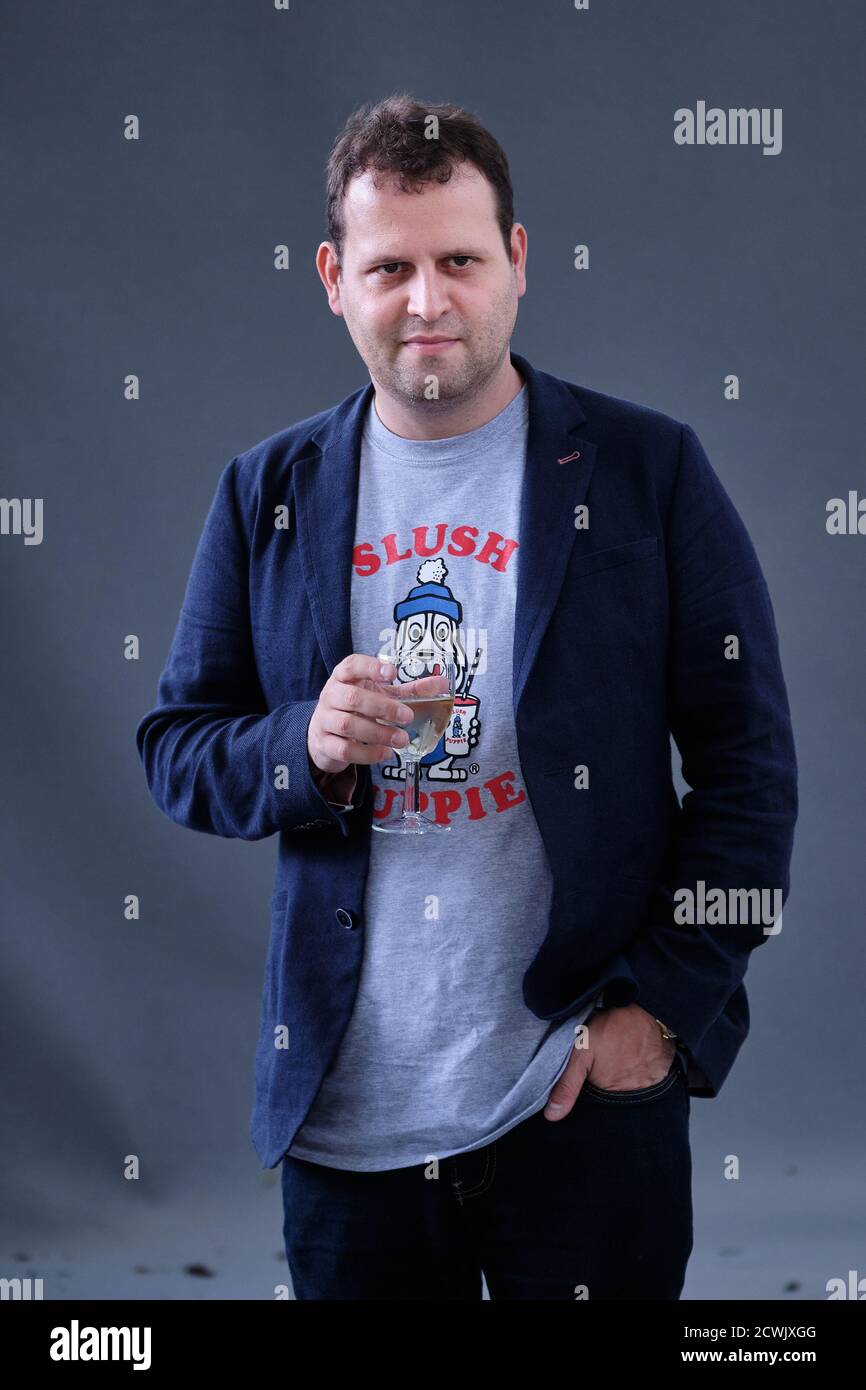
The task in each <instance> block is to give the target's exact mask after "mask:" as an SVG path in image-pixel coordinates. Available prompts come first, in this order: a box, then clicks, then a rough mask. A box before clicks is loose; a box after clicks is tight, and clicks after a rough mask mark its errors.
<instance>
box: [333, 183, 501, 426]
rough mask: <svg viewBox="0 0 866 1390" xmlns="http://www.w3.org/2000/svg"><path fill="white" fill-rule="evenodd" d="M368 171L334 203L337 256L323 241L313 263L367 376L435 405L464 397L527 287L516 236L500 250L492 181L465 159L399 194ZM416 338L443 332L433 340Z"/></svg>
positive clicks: (478, 383) (475, 386)
mask: <svg viewBox="0 0 866 1390" xmlns="http://www.w3.org/2000/svg"><path fill="white" fill-rule="evenodd" d="M376 177H377V178H378V180H379V183H380V187H378V188H377V187H376V186H375V184H374V182H373V175H372V174H371V173H370V172H369V171H368V172H365V173H363V174H360V175H358V176H357V177H356V178H354V179H352V180H351V182H350V183H349V185H348V187H347V189H346V195H345V199H344V202H343V216H344V227H345V234H344V238H343V264H342V267H341V272H342V273H340V274H338V267H337V264H336V260H335V258H334V256H333V247H332V245H331V243H330V242H323V243H322V245H321V246H320V247H319V252H318V255H317V260H316V263H317V266H318V269H319V274H320V276H321V277H322V280H323V282H324V283H325V287H326V289H327V290H328V298H329V301H330V305H331V308H332V309H333V311H334V313H336V314H340V315H342V317H344V318H345V320H346V326H347V328H348V330H349V333H350V335H351V338H352V341H353V342H354V344H355V347H356V348H357V349H358V352H359V353H360V355H361V357H362V358H363V360H364V362H365V363H366V365H367V369H368V371H369V373H370V377H371V378H372V380H373V381H374V383H375V384H376V385H377V386H381V387H383V388H384V389H385V390H386V391H388V392H390V393H392V394H393V395H394V396H395V397H396V398H398V399H399V400H401V401H402V402H405V403H406V404H412V405H423V406H426V407H431V408H433V409H435V407H436V400H435V398H434V399H430V396H431V393H430V385H429V379H430V377H431V376H435V377H436V379H437V382H438V387H437V389H438V399H439V400H440V401H455V400H459V399H461V398H464V399H468V398H470V397H472V396H473V395H475V394H476V393H477V392H478V391H480V389H481V388H482V387H483V386H484V384H485V383H486V382H487V381H488V380H489V379H490V377H491V376H492V375H493V374H494V372H495V371H496V370H497V368H498V367H499V366H500V364H501V362H502V359H503V356H504V354H505V353H506V351H507V349H508V344H509V342H510V339H511V334H512V332H513V330H514V323H515V319H516V318H517V300H518V298H519V297H520V295H522V294H523V293H524V291H525V289H526V280H525V276H524V266H525V261H526V233H525V230H524V229H523V227H521V226H520V224H519V223H515V224H514V227H513V228H512V231H511V246H512V257H511V259H509V257H508V255H507V254H506V251H505V244H504V242H503V240H502V234H501V232H500V230H499V224H498V223H497V221H496V204H495V197H494V193H493V188H492V187H491V185H490V184H489V183H488V181H487V179H486V178H485V177H484V175H483V174H482V173H481V172H480V170H479V169H477V168H476V167H475V166H474V165H470V164H463V165H458V166H457V167H455V169H454V171H453V173H452V175H451V178H450V179H449V181H448V182H447V183H445V184H439V183H436V182H433V183H428V184H424V185H423V191H422V192H420V193H403V192H401V191H400V190H399V188H397V187H396V184H395V183H394V181H393V180H392V179H390V178H387V177H385V176H382V175H377V176H376ZM417 337H435V338H447V339H449V340H450V341H449V342H447V343H444V344H441V345H440V346H439V347H435V346H430V345H427V346H425V345H423V344H418V343H416V344H411V343H408V342H407V340H408V339H411V338H417Z"/></svg>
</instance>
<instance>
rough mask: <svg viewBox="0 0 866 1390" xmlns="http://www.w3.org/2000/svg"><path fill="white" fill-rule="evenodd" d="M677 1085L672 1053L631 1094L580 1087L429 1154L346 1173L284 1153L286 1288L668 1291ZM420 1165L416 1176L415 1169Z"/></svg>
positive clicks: (682, 1092) (344, 1292) (677, 1217)
mask: <svg viewBox="0 0 866 1390" xmlns="http://www.w3.org/2000/svg"><path fill="white" fill-rule="evenodd" d="M690 1108H691V1107H690V1101H689V1092H688V1087H687V1084H686V1077H685V1070H684V1066H683V1062H682V1058H681V1056H680V1054H679V1053H677V1055H676V1056H675V1058H674V1060H673V1063H672V1064H671V1069H670V1071H669V1072H668V1074H667V1076H666V1077H664V1078H663V1080H661V1081H658V1082H656V1084H655V1085H654V1086H646V1087H643V1088H641V1089H640V1090H636V1091H602V1090H599V1088H598V1087H597V1086H593V1085H592V1084H591V1083H590V1082H588V1081H586V1082H584V1085H583V1089H582V1090H581V1092H580V1095H579V1096H578V1098H577V1100H576V1101H575V1104H574V1106H573V1107H572V1109H571V1111H570V1112H569V1113H568V1115H566V1117H565V1118H564V1119H562V1120H546V1119H545V1118H544V1115H543V1113H542V1111H540V1110H539V1111H538V1112H537V1113H536V1114H534V1115H531V1116H530V1117H529V1119H527V1120H523V1121H522V1122H521V1123H520V1124H518V1125H515V1126H514V1127H513V1128H512V1129H510V1130H508V1132H507V1133H506V1134H504V1135H502V1137H501V1138H500V1139H496V1140H494V1141H493V1143H491V1144H487V1145H485V1147H484V1148H480V1149H473V1150H472V1151H471V1152H469V1153H462V1154H452V1155H451V1156H450V1157H448V1158H444V1159H441V1160H440V1161H439V1166H438V1177H436V1176H432V1175H433V1174H435V1172H436V1165H435V1163H433V1162H431V1163H430V1164H415V1165H413V1166H412V1167H409V1168H391V1169H386V1170H384V1171H382V1172H356V1171H346V1170H344V1169H339V1168H328V1167H325V1166H323V1165H322V1164H318V1163H310V1162H308V1161H306V1160H305V1159H300V1158H292V1157H290V1156H289V1155H286V1156H285V1157H284V1159H283V1167H282V1189H283V1209H284V1214H285V1219H284V1223H283V1236H284V1239H285V1244H286V1255H287V1257H288V1261H289V1269H290V1272H291V1276H292V1283H293V1286H294V1291H295V1298H297V1299H367V1298H370V1299H374V1298H375V1299H430V1298H448V1299H480V1298H481V1271H482V1270H483V1271H484V1277H485V1279H486V1280H487V1288H488V1290H489V1293H490V1297H491V1299H497V1298H515V1299H567V1300H569V1301H570V1300H574V1299H578V1298H589V1299H645V1298H652V1299H656V1298H665V1299H678V1298H679V1296H680V1293H681V1291H682V1287H683V1283H684V1282H685V1273H686V1264H687V1262H688V1258H689V1254H690V1253H691V1249H692V1194H691V1178H692V1163H691V1150H690V1146H689V1113H690ZM425 1175H426V1176H425Z"/></svg>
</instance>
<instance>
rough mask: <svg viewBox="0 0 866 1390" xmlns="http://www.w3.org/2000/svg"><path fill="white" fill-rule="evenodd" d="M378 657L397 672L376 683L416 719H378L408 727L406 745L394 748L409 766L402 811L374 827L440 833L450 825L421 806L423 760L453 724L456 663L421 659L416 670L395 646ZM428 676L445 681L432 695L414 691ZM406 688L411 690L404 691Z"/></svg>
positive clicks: (390, 831)
mask: <svg viewBox="0 0 866 1390" xmlns="http://www.w3.org/2000/svg"><path fill="white" fill-rule="evenodd" d="M377 659H378V660H379V661H390V663H391V665H392V666H393V667H394V669H395V670H396V672H397V676H396V679H395V680H393V681H377V685H378V686H379V688H380V689H381V690H384V691H386V692H387V694H388V695H394V696H396V697H397V698H398V699H399V701H400V703H401V704H402V705H408V707H409V709H411V710H412V713H413V716H414V718H413V720H412V723H411V724H396V723H392V721H391V720H390V719H377V720H376V723H377V724H384V725H386V726H387V727H388V728H394V729H405V730H406V733H407V734H408V736H409V742H408V744H407V745H406V747H405V748H395V749H394V752H395V753H396V754H397V757H398V758H399V760H400V762H401V763H402V764H404V765H405V768H406V781H405V784H404V786H403V811H402V813H401V814H399V815H393V816H387V817H386V818H385V820H375V819H374V820H373V829H374V830H380V831H382V832H383V833H384V834H386V835H428V834H430V832H431V831H432V832H434V833H437V834H442V833H443V832H447V831H450V829H451V826H450V825H440V824H439V823H438V822H437V821H434V820H431V819H430V817H429V816H422V814H421V812H420V811H419V809H418V805H419V801H420V779H421V759H422V758H423V757H425V755H426V754H427V753H431V752H432V751H433V749H434V748H435V747H436V745H437V744H438V743H439V741H440V739H442V737H443V736H444V734H445V731H446V729H447V728H448V725H449V723H450V720H451V714H452V711H453V709H454V697H455V695H456V694H457V681H458V671H457V666H456V664H455V663H454V662H453V661H448V660H443V659H442V658H441V657H435V658H431V659H430V661H429V663H427V664H425V662H424V661H423V660H420V659H419V660H418V662H417V669H416V670H415V671H413V670H412V666H411V663H406V664H405V665H401V662H400V661H398V660H396V659H395V653H394V651H393V647H388V648H386V649H383V650H382V651H380V652H379V653H378V658H377ZM401 675H402V679H401ZM428 676H438V677H440V678H441V677H444V681H443V680H442V679H440V680H439V681H438V686H439V689H434V692H433V694H428V695H418V694H414V693H412V692H413V690H414V682H415V681H418V680H421V679H423V678H425V677H428ZM407 691H408V692H410V693H404V692H407Z"/></svg>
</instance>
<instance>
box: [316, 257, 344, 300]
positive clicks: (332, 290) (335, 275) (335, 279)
mask: <svg viewBox="0 0 866 1390" xmlns="http://www.w3.org/2000/svg"><path fill="white" fill-rule="evenodd" d="M316 269H317V271H318V272H319V279H320V280H321V282H322V284H323V285H324V287H325V293H326V294H327V296H328V305H329V307H330V309H331V312H332V313H334V314H336V315H337V316H338V318H342V316H343V309H342V306H341V304H340V286H341V278H342V267H341V265H340V262H339V261H338V260H337V248H336V247H335V246H334V243H333V242H332V241H323V242H321V243H320V245H319V249H318V250H317V252H316Z"/></svg>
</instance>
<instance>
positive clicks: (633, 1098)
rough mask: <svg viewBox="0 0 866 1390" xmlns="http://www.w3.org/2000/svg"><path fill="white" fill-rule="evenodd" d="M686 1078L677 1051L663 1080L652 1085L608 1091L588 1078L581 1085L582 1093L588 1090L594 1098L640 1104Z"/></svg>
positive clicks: (617, 1102) (610, 1101)
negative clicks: (629, 1089)
mask: <svg viewBox="0 0 866 1390" xmlns="http://www.w3.org/2000/svg"><path fill="white" fill-rule="evenodd" d="M684 1079H685V1070H684V1068H683V1060H682V1057H681V1056H680V1054H679V1052H675V1053H674V1055H673V1060H672V1061H671V1064H670V1067H669V1068H668V1071H667V1072H666V1073H665V1075H664V1076H663V1077H662V1079H661V1081H654V1082H653V1084H652V1085H651V1086H638V1087H637V1089H636V1090H631V1091H607V1090H605V1089H604V1088H603V1087H601V1086H596V1085H595V1084H594V1083H593V1082H592V1081H589V1080H587V1081H584V1083H583V1085H582V1086H581V1088H580V1094H581V1096H582V1095H583V1094H584V1092H586V1093H587V1094H588V1095H589V1096H590V1097H592V1099H594V1100H602V1101H606V1102H608V1103H609V1104H611V1105H640V1103H641V1102H642V1101H645V1100H656V1099H657V1098H658V1097H659V1096H663V1095H664V1094H665V1093H666V1092H667V1091H669V1090H670V1088H671V1087H672V1086H673V1085H675V1084H676V1082H677V1081H678V1080H684ZM578 1099H579V1097H578Z"/></svg>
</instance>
